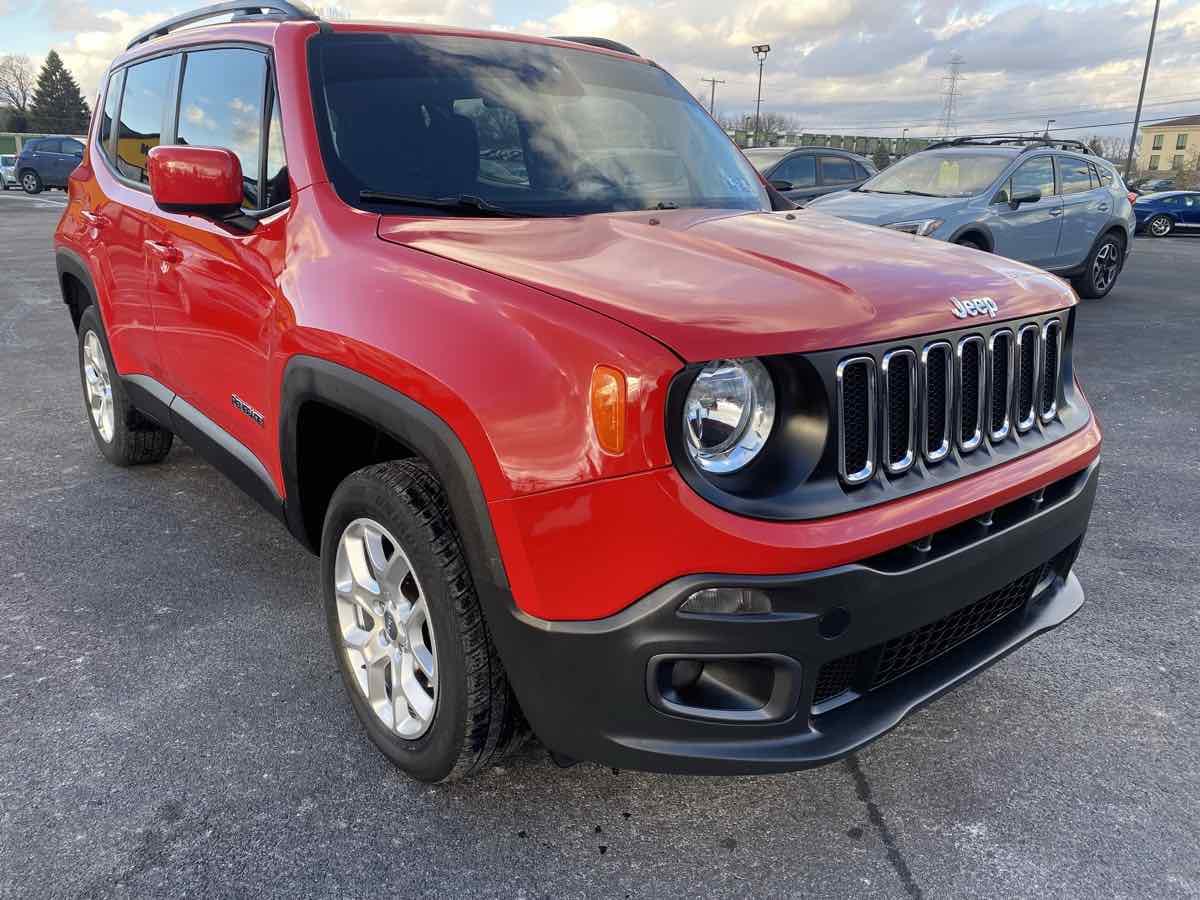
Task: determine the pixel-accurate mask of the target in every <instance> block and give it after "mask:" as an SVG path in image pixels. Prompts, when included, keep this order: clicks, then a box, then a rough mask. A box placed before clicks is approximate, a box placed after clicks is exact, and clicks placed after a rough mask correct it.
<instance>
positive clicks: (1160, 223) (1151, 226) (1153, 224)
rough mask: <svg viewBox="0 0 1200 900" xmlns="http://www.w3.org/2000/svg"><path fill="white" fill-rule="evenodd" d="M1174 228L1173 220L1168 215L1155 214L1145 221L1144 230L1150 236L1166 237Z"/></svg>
mask: <svg viewBox="0 0 1200 900" xmlns="http://www.w3.org/2000/svg"><path fill="white" fill-rule="evenodd" d="M1174 230H1175V221H1174V220H1173V219H1172V218H1171V217H1170V216H1155V217H1154V218H1153V219H1151V220H1150V221H1149V222H1147V223H1146V228H1145V232H1146V234H1148V235H1150V237H1166V236H1167V235H1168V234H1170V233H1171V232H1172V231H1174Z"/></svg>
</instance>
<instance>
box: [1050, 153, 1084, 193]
mask: <svg viewBox="0 0 1200 900" xmlns="http://www.w3.org/2000/svg"><path fill="white" fill-rule="evenodd" d="M1058 161H1059V177H1060V178H1061V179H1062V192H1063V193H1064V194H1079V193H1082V192H1083V191H1090V190H1091V189H1092V176H1091V167H1090V166H1089V165H1088V164H1087V163H1085V162H1083V161H1082V160H1078V159H1072V158H1071V157H1069V156H1060V157H1059V160H1058Z"/></svg>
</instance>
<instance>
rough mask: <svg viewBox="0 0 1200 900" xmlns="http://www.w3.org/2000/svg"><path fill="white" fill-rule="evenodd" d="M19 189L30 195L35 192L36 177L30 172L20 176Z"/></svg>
mask: <svg viewBox="0 0 1200 900" xmlns="http://www.w3.org/2000/svg"><path fill="white" fill-rule="evenodd" d="M21 187H23V188H25V190H26V191H28V192H29V193H31V194H32V193H33V192H34V191H36V190H37V176H36V175H34V174H33V173H32V172H26V173H25V174H24V175H22V176H21Z"/></svg>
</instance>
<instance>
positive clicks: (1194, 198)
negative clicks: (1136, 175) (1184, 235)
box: [1133, 191, 1200, 237]
mask: <svg viewBox="0 0 1200 900" xmlns="http://www.w3.org/2000/svg"><path fill="white" fill-rule="evenodd" d="M1133 214H1134V215H1135V216H1137V230H1138V231H1140V232H1144V233H1145V234H1148V235H1150V236H1151V237H1166V236H1167V235H1168V234H1170V233H1171V232H1172V231H1174V230H1175V229H1176V228H1200V191H1163V192H1162V193H1161V194H1143V195H1142V196H1140V197H1138V198H1137V200H1135V201H1134V202H1133Z"/></svg>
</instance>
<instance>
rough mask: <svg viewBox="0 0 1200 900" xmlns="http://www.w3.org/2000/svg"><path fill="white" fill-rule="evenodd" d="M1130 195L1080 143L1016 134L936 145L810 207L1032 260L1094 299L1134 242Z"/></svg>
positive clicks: (1107, 165) (1116, 175) (1111, 171)
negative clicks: (1068, 280)
mask: <svg viewBox="0 0 1200 900" xmlns="http://www.w3.org/2000/svg"><path fill="white" fill-rule="evenodd" d="M1130 197H1131V195H1130V193H1129V190H1128V189H1127V188H1126V187H1125V183H1124V182H1123V181H1122V180H1121V176H1120V173H1118V172H1117V170H1116V168H1114V167H1113V165H1112V163H1110V162H1108V161H1107V160H1105V159H1102V158H1101V157H1098V156H1095V155H1094V154H1092V153H1091V152H1090V151H1089V150H1088V148H1087V146H1086V145H1084V144H1082V143H1080V142H1079V141H1063V140H1045V139H1043V138H1029V137H1021V136H1013V137H999V138H998V137H985V138H957V139H955V140H953V141H945V142H943V143H940V144H934V145H933V146H932V147H930V148H928V149H926V150H923V151H921V152H919V153H914V154H913V155H912V156H908V157H906V158H904V159H902V160H900V161H899V162H897V163H896V164H895V165H893V166H891V167H890V168H887V169H885V170H884V171H882V172H880V173H879V174H878V175H876V176H875V177H874V178H871V179H870V180H868V181H866V182H865V183H863V184H861V185H859V186H858V187H857V188H855V189H853V190H851V191H842V192H840V193H837V194H828V195H826V196H824V197H818V198H816V199H815V200H813V201H812V202H811V203H809V204H808V208H809V209H815V210H817V211H819V212H823V213H829V214H830V215H834V216H838V217H840V218H843V219H850V220H851V221H854V222H862V223H865V224H869V225H880V226H883V227H884V228H890V229H894V230H896V231H905V232H908V233H910V234H914V235H921V236H924V237H932V238H936V239H938V240H943V241H949V242H951V243H955V244H962V245H963V246H966V247H972V248H974V249H976V250H983V251H986V252H989V253H996V254H999V255H1001V256H1007V257H1009V258H1010V259H1016V260H1020V261H1021V262H1027V263H1031V264H1032V265H1035V266H1039V267H1041V268H1043V269H1046V270H1048V271H1050V272H1054V273H1055V274H1056V275H1061V276H1062V277H1063V278H1069V279H1070V280H1071V283H1072V284H1073V285H1074V287H1075V290H1076V291H1078V293H1079V295H1080V296H1081V297H1089V298H1099V297H1103V296H1104V295H1106V294H1107V293H1108V292H1109V291H1111V290H1112V287H1113V285H1114V284H1116V281H1117V277H1118V276H1119V275H1120V274H1121V269H1122V268H1123V267H1124V265H1125V258H1126V256H1128V254H1129V252H1130V250H1131V249H1132V246H1133V233H1134V228H1135V226H1136V219H1135V217H1134V212H1133V203H1132V202H1131V199H1130Z"/></svg>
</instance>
